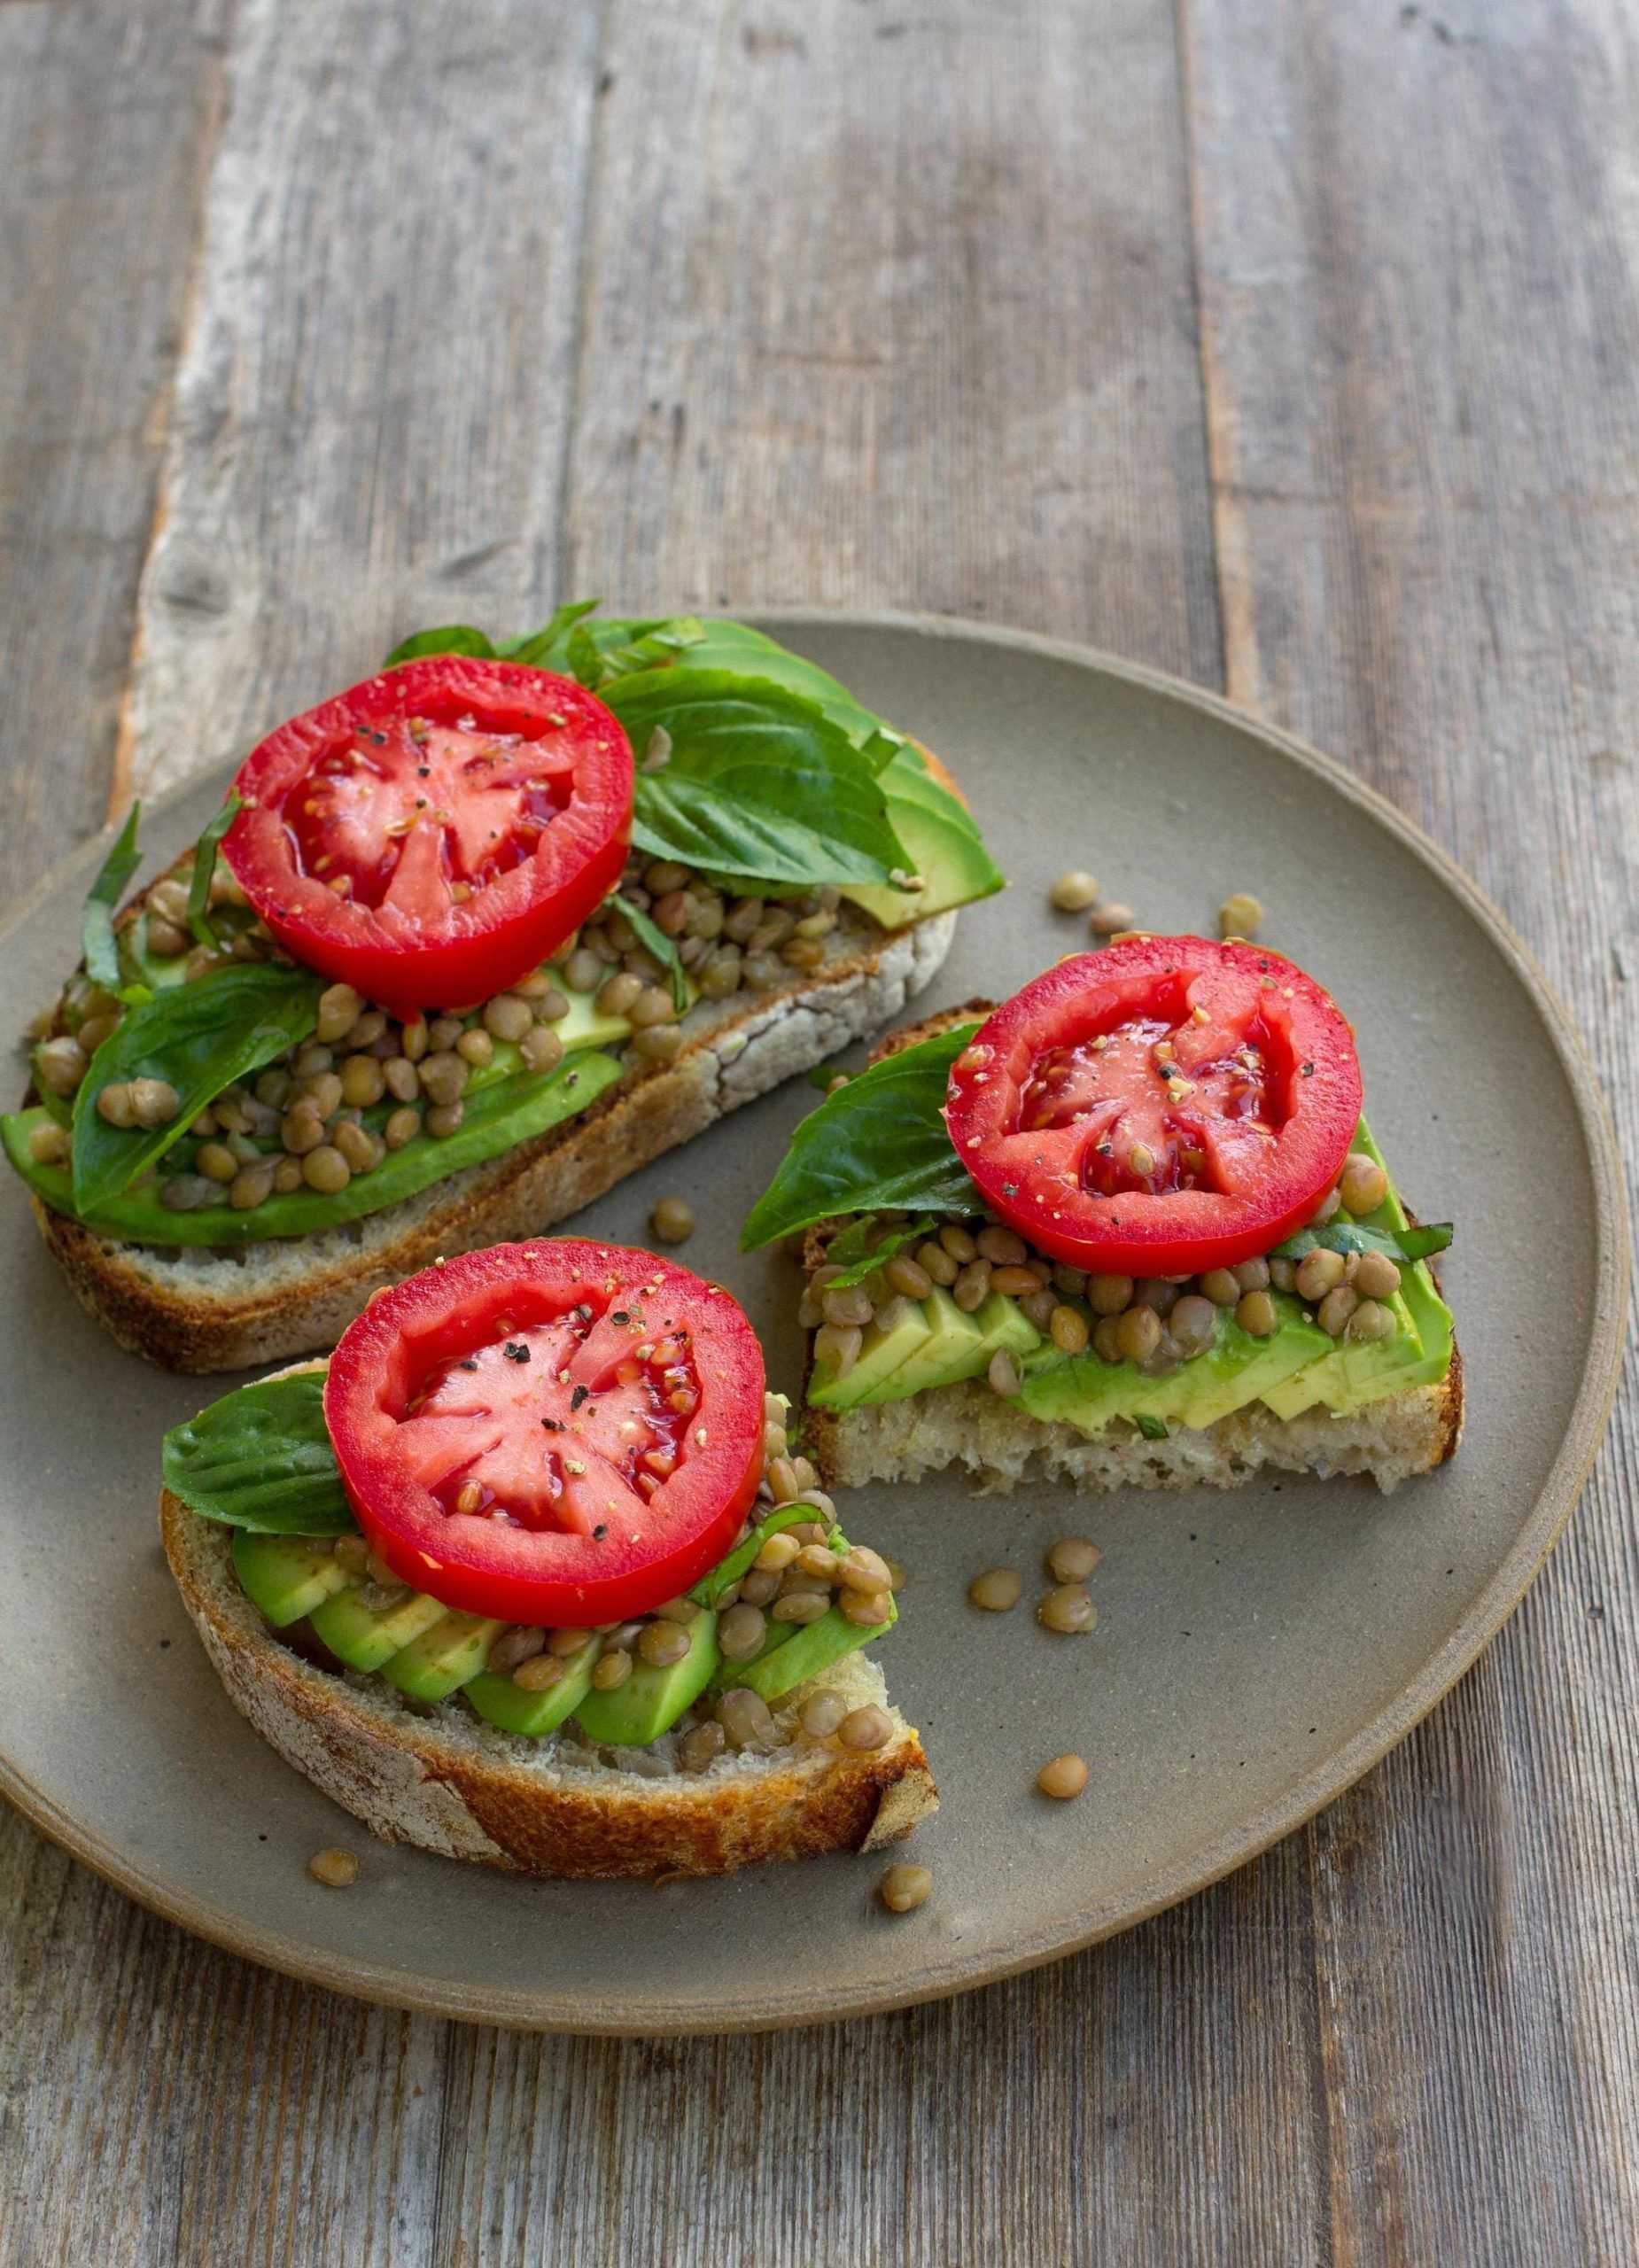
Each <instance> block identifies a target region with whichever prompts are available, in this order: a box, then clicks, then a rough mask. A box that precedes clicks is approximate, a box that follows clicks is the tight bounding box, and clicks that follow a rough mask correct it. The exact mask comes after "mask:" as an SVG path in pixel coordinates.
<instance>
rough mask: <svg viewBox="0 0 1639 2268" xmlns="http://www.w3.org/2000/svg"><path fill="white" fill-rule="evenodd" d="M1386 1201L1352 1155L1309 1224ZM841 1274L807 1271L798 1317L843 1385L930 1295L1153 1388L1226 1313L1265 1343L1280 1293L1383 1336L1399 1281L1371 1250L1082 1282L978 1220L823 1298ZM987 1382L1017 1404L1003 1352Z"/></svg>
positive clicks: (1326, 1323) (956, 1224)
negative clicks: (1128, 1367) (872, 1343)
mask: <svg viewBox="0 0 1639 2268" xmlns="http://www.w3.org/2000/svg"><path fill="white" fill-rule="evenodd" d="M1387 1194H1388V1176H1387V1174H1386V1173H1385V1172H1384V1170H1383V1169H1382V1167H1381V1166H1380V1165H1379V1164H1378V1162H1377V1161H1376V1159H1375V1158H1371V1157H1368V1156H1366V1155H1365V1154H1364V1153H1363V1152H1360V1151H1354V1152H1351V1153H1350V1155H1349V1156H1348V1160H1347V1161H1345V1164H1344V1167H1343V1170H1342V1172H1341V1174H1340V1177H1339V1178H1338V1181H1337V1183H1336V1184H1335V1186H1334V1187H1333V1188H1332V1189H1331V1190H1330V1191H1328V1192H1327V1194H1326V1195H1325V1197H1324V1199H1323V1200H1322V1201H1321V1203H1320V1204H1319V1206H1318V1207H1317V1208H1316V1211H1315V1214H1314V1216H1313V1222H1312V1223H1311V1225H1314V1226H1317V1227H1318V1226H1321V1225H1322V1224H1324V1223H1325V1222H1327V1221H1330V1220H1331V1219H1332V1217H1333V1216H1335V1215H1336V1214H1337V1213H1339V1212H1340V1211H1341V1212H1344V1213H1348V1214H1350V1215H1355V1216H1357V1215H1360V1214H1363V1213H1371V1212H1375V1211H1376V1209H1377V1208H1378V1207H1379V1205H1381V1204H1382V1202H1383V1200H1384V1199H1385V1198H1386V1197H1387ZM880 1217H881V1218H882V1221H883V1223H884V1225H885V1226H891V1225H892V1224H893V1218H894V1216H880ZM841 1274H843V1270H842V1269H840V1268H837V1267H830V1266H826V1267H820V1268H817V1269H816V1270H814V1272H813V1274H812V1277H811V1278H809V1281H808V1285H807V1289H806V1291H805V1292H804V1296H803V1303H802V1308H801V1310H800V1313H801V1320H802V1323H803V1324H804V1328H805V1329H807V1330H812V1332H814V1355H815V1357H816V1359H817V1360H818V1361H820V1362H821V1363H824V1364H825V1365H826V1367H827V1370H829V1371H832V1372H833V1373H834V1375H835V1376H836V1377H839V1378H845V1377H846V1376H847V1374H848V1372H849V1371H851V1369H852V1368H853V1366H854V1364H855V1363H856V1362H858V1359H859V1354H860V1350H861V1348H862V1347H863V1345H864V1343H865V1334H866V1331H867V1330H869V1329H871V1328H872V1327H873V1326H874V1328H875V1329H876V1330H878V1331H881V1332H886V1331H891V1330H893V1329H894V1328H896V1327H897V1324H899V1323H900V1322H901V1321H903V1320H904V1317H905V1314H906V1313H907V1311H908V1309H909V1307H910V1306H911V1305H912V1304H913V1303H914V1302H915V1301H919V1300H924V1299H926V1298H927V1296H928V1293H929V1292H931V1291H932V1289H933V1287H934V1285H941V1286H943V1287H944V1289H945V1290H946V1291H948V1292H949V1293H950V1295H951V1297H952V1300H953V1301H955V1303H956V1305H957V1306H958V1307H959V1309H961V1310H962V1312H963V1313H964V1314H966V1315H971V1314H973V1313H974V1311H975V1309H978V1308H980V1307H983V1304H984V1302H985V1301H986V1300H987V1299H989V1298H990V1295H991V1294H992V1293H997V1292H999V1293H1002V1294H1003V1296H1004V1297H1006V1298H1008V1299H1014V1300H1016V1301H1018V1303H1019V1306H1020V1308H1021V1310H1022V1312H1023V1314H1024V1315H1025V1316H1026V1317H1027V1318H1028V1319H1029V1322H1030V1323H1031V1324H1034V1326H1035V1327H1036V1329H1037V1331H1039V1332H1043V1333H1044V1334H1045V1336H1046V1337H1047V1338H1049V1339H1051V1340H1052V1341H1053V1345H1054V1346H1055V1347H1057V1348H1059V1349H1060V1352H1061V1353H1062V1354H1066V1355H1079V1354H1081V1353H1083V1352H1084V1350H1085V1349H1086V1348H1088V1347H1089V1346H1091V1348H1092V1349H1093V1351H1094V1352H1095V1353H1096V1354H1097V1355H1099V1356H1100V1357H1101V1358H1102V1359H1103V1360H1104V1361H1105V1362H1107V1363H1122V1362H1129V1363H1136V1365H1137V1366H1138V1369H1139V1370H1140V1371H1143V1372H1144V1373H1145V1374H1146V1377H1149V1378H1162V1377H1165V1376H1166V1375H1167V1374H1168V1373H1169V1371H1176V1370H1177V1368H1178V1366H1179V1364H1180V1363H1187V1362H1189V1361H1191V1360H1192V1358H1193V1357H1194V1356H1195V1355H1200V1354H1204V1353H1205V1351H1206V1350H1207V1348H1208V1347H1210V1346H1211V1345H1212V1344H1213V1342H1214V1340H1215V1339H1216V1335H1217V1327H1218V1316H1219V1313H1220V1311H1221V1310H1224V1309H1227V1310H1229V1311H1231V1312H1232V1314H1233V1316H1234V1319H1235V1321H1236V1322H1237V1323H1238V1324H1239V1326H1240V1328H1241V1329H1242V1330H1243V1331H1244V1332H1247V1335H1248V1336H1249V1337H1250V1338H1253V1339H1267V1338H1269V1337H1270V1336H1271V1334H1272V1333H1273V1332H1275V1331H1277V1330H1278V1328H1279V1324H1280V1311H1279V1309H1278V1308H1277V1306H1276V1304H1275V1301H1274V1297H1273V1294H1274V1293H1277V1292H1285V1293H1291V1294H1293V1295H1294V1296H1295V1297H1297V1298H1298V1299H1301V1300H1302V1301H1304V1302H1305V1303H1306V1305H1307V1307H1308V1309H1309V1311H1310V1313H1311V1314H1312V1317H1313V1319H1314V1321H1315V1322H1316V1323H1317V1324H1319V1326H1320V1328H1321V1329H1322V1330H1323V1331H1324V1332H1326V1333H1327V1334H1328V1336H1329V1337H1331V1338H1333V1339H1342V1338H1345V1337H1347V1338H1348V1339H1352V1340H1374V1339H1387V1338H1389V1337H1391V1336H1392V1335H1393V1333H1394V1331H1395V1329H1396V1328H1397V1325H1396V1323H1395V1318H1394V1309H1393V1308H1392V1307H1390V1306H1389V1305H1388V1302H1389V1301H1391V1300H1392V1299H1393V1298H1394V1294H1395V1293H1396V1292H1398V1291H1399V1289H1400V1281H1401V1270H1400V1265H1399V1263H1398V1262H1396V1261H1394V1260H1391V1259H1390V1258H1389V1257H1388V1256H1387V1254H1383V1253H1375V1252H1368V1253H1348V1254H1343V1253H1339V1252H1326V1251H1315V1252H1311V1253H1309V1254H1306V1255H1305V1257H1304V1258H1303V1259H1301V1260H1295V1261H1294V1260H1285V1259H1281V1258H1279V1257H1271V1258H1270V1259H1267V1260H1243V1261H1241V1262H1239V1265H1238V1266H1236V1267H1234V1268H1210V1269H1208V1270H1206V1272H1205V1273H1204V1274H1202V1275H1200V1276H1144V1277H1138V1278H1134V1277H1131V1276H1100V1275H1096V1274H1095V1275H1090V1274H1089V1273H1088V1272H1087V1271H1086V1270H1084V1269H1080V1268H1071V1267H1068V1266H1066V1265H1065V1264H1064V1262H1060V1261H1055V1260H1052V1259H1049V1258H1048V1257H1046V1256H1045V1254H1041V1253H1037V1252H1035V1251H1033V1250H1032V1249H1031V1248H1030V1247H1029V1245H1027V1244H1026V1242H1025V1240H1024V1239H1023V1238H1022V1237H1021V1236H1019V1235H1017V1234H1016V1233H1015V1232H1014V1231H1013V1230H1012V1229H1006V1228H1003V1227H1001V1226H1000V1225H999V1224H998V1223H994V1222H991V1223H982V1222H977V1221H947V1222H945V1223H944V1224H943V1225H942V1226H941V1227H940V1228H939V1229H938V1230H936V1231H934V1232H933V1233H931V1234H930V1235H929V1236H928V1238H927V1239H925V1240H924V1241H923V1242H921V1243H920V1244H918V1245H916V1246H915V1247H907V1248H905V1249H904V1250H901V1251H898V1252H896V1253H894V1254H891V1255H890V1256H889V1258H888V1259H886V1260H884V1261H883V1262H882V1266H881V1267H880V1268H878V1269H874V1270H872V1272H871V1274H870V1275H868V1276H866V1277H865V1278H863V1279H862V1280H861V1281H860V1282H858V1283H857V1284H843V1285H835V1288H832V1285H833V1279H834V1278H835V1277H837V1276H840V1275H841ZM987 1375H988V1377H989V1379H990V1385H991V1386H993V1387H994V1388H995V1390H996V1392H997V1393H998V1394H1017V1393H1018V1391H1019V1386H1020V1371H1019V1365H1018V1363H1017V1360H1016V1359H1015V1357H1014V1355H1012V1354H1010V1353H1008V1352H1006V1350H1005V1349H1004V1350H998V1352H997V1353H996V1354H995V1355H993V1356H992V1357H991V1360H990V1370H989V1371H988V1373H987Z"/></svg>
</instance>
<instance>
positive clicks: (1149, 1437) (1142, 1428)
mask: <svg viewBox="0 0 1639 2268" xmlns="http://www.w3.org/2000/svg"><path fill="white" fill-rule="evenodd" d="M1132 1422H1133V1424H1134V1425H1136V1426H1137V1427H1138V1431H1139V1433H1142V1434H1143V1436H1144V1438H1145V1440H1146V1441H1165V1440H1166V1438H1167V1421H1166V1419H1165V1418H1164V1417H1156V1415H1155V1413H1154V1410H1139V1411H1138V1414H1137V1416H1136V1417H1134V1418H1133V1421H1132Z"/></svg>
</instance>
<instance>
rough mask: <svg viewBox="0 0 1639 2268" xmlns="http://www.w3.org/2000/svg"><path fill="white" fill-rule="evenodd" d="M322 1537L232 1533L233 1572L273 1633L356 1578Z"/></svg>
mask: <svg viewBox="0 0 1639 2268" xmlns="http://www.w3.org/2000/svg"><path fill="white" fill-rule="evenodd" d="M329 1541H330V1539H329V1538H328V1537H327V1536H311V1535H259V1534H256V1533H255V1532H254V1531H253V1530H252V1529H251V1528H245V1527H237V1528H235V1530H234V1532H233V1568H234V1573H235V1574H237V1577H238V1578H239V1584H240V1588H242V1589H243V1591H244V1593H245V1596H246V1598H248V1599H249V1600H250V1602H251V1604H252V1606H254V1607H256V1608H257V1609H259V1611H260V1612H261V1613H262V1614H264V1615H266V1617H267V1619H268V1621H269V1622H271V1623H272V1625H273V1627H274V1628H275V1629H276V1630H283V1629H284V1627H285V1625H286V1624H287V1623H291V1622H299V1621H300V1620H301V1618H302V1616H303V1615H304V1614H311V1613H312V1612H314V1609H315V1607H319V1606H322V1604H324V1601H325V1600H326V1599H328V1598H333V1597H334V1596H336V1594H337V1593H338V1591H344V1590H346V1588H348V1586H349V1585H350V1584H352V1583H353V1582H354V1581H356V1580H357V1579H356V1578H355V1577H354V1576H353V1575H350V1574H349V1573H348V1572H347V1570H346V1567H344V1566H343V1565H342V1563H341V1561H340V1560H339V1559H338V1558H337V1557H335V1555H334V1553H333V1552H331V1551H330V1550H328V1549H327V1548H326V1547H327V1545H328V1543H329Z"/></svg>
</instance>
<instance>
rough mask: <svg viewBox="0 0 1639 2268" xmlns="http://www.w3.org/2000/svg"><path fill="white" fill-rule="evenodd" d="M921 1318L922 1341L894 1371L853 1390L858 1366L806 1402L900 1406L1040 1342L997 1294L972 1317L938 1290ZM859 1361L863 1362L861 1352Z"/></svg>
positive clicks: (1017, 1310) (871, 1376)
mask: <svg viewBox="0 0 1639 2268" xmlns="http://www.w3.org/2000/svg"><path fill="white" fill-rule="evenodd" d="M921 1316H922V1323H923V1326H924V1328H923V1331H922V1333H921V1335H920V1338H914V1339H913V1341H912V1344H911V1347H910V1350H909V1352H908V1353H907V1354H906V1355H905V1356H904V1358H903V1359H902V1360H901V1361H900V1362H899V1363H897V1364H896V1366H895V1367H894V1368H893V1369H892V1370H890V1371H886V1372H883V1371H882V1370H881V1368H880V1366H877V1368H876V1369H875V1370H874V1371H873V1372H871V1373H867V1375H866V1379H865V1381H864V1383H863V1384H862V1385H856V1383H855V1381H856V1378H857V1375H858V1370H859V1363H855V1365H854V1368H853V1369H852V1370H851V1371H849V1373H848V1375H847V1377H846V1378H844V1379H835V1380H831V1381H828V1382H826V1381H824V1380H823V1379H822V1384H821V1387H820V1392H818V1393H816V1392H815V1391H814V1389H813V1388H812V1386H811V1387H810V1389H809V1396H808V1398H809V1400H810V1401H811V1402H821V1404H822V1406H823V1405H824V1404H826V1403H828V1404H829V1405H830V1406H831V1407H832V1408H835V1409H838V1410H851V1409H853V1408H854V1407H855V1406H856V1405H857V1404H858V1403H860V1402H903V1401H905V1400H906V1399H908V1397H909V1396H910V1395H912V1394H922V1393H925V1392H926V1391H927V1390H928V1388H929V1387H930V1386H953V1385H954V1384H955V1383H956V1382H957V1380H958V1379H971V1378H976V1377H977V1376H978V1375H979V1373H980V1371H983V1370H984V1369H986V1368H987V1367H988V1365H989V1363H990V1357H991V1355H995V1354H997V1353H998V1352H1000V1351H1001V1350H1003V1349H1006V1351H1007V1352H1008V1353H1009V1354H1014V1355H1021V1356H1022V1355H1029V1354H1031V1353H1033V1352H1034V1351H1035V1349H1036V1348H1038V1347H1039V1346H1040V1345H1041V1343H1042V1335H1041V1333H1040V1332H1039V1331H1037V1328H1036V1326H1035V1324H1033V1323H1032V1322H1031V1321H1030V1319H1029V1317H1028V1316H1027V1315H1026V1314H1025V1313H1024V1311H1023V1309H1021V1307H1020V1306H1019V1304H1018V1302H1017V1301H1016V1300H1010V1299H1008V1298H1006V1296H1005V1295H1004V1294H1003V1293H1000V1292H992V1293H991V1294H990V1297H989V1299H987V1300H986V1301H984V1303H983V1306H982V1307H980V1308H978V1309H976V1310H975V1312H974V1313H973V1314H972V1315H964V1314H963V1312H962V1310H961V1309H960V1308H959V1307H958V1306H957V1304H956V1302H955V1301H954V1300H953V1299H952V1297H951V1295H950V1293H948V1292H947V1291H945V1290H944V1289H943V1287H942V1286H940V1285H935V1286H934V1288H933V1290H932V1291H931V1292H930V1293H928V1297H927V1298H926V1299H925V1300H924V1301H922V1302H921ZM859 1360H860V1363H863V1362H864V1360H865V1355H864V1354H863V1353H862V1354H861V1355H860V1358H859ZM815 1375H816V1376H820V1375H821V1374H820V1372H818V1371H817V1372H816V1374H815Z"/></svg>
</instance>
